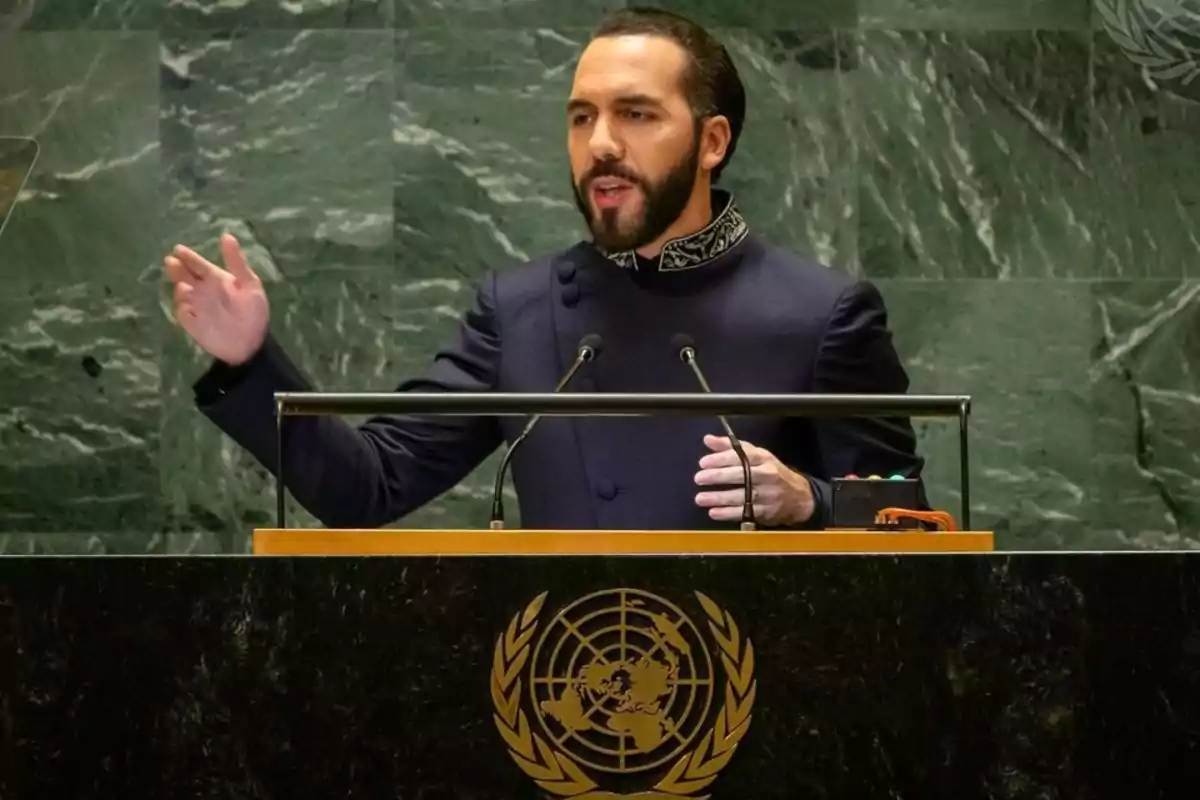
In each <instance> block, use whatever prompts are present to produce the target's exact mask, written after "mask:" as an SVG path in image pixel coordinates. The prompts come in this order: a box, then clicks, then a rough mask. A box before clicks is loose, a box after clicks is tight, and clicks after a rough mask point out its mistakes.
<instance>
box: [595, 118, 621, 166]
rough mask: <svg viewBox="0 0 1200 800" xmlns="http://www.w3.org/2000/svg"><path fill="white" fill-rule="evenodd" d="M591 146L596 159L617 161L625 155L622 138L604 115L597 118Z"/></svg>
mask: <svg viewBox="0 0 1200 800" xmlns="http://www.w3.org/2000/svg"><path fill="white" fill-rule="evenodd" d="M589 146H590V147H591V151H592V157H593V158H594V159H596V161H616V160H619V159H620V158H621V156H623V155H624V153H623V152H622V149H621V142H620V139H618V137H617V136H616V133H615V131H613V129H612V126H610V125H609V124H608V122H607V121H606V119H605V118H604V117H600V118H599V119H597V120H596V124H595V126H594V127H593V128H592V138H591V140H590V141H589Z"/></svg>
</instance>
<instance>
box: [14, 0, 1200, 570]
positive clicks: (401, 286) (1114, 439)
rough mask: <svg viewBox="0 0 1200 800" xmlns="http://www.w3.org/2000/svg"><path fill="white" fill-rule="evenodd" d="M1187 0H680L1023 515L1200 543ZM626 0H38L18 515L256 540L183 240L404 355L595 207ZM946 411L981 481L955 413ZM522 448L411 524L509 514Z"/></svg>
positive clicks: (37, 527) (19, 529) (333, 351)
mask: <svg viewBox="0 0 1200 800" xmlns="http://www.w3.org/2000/svg"><path fill="white" fill-rule="evenodd" d="M1093 2H1094V3H1096V4H1099V5H1096V6H1095V7H1093ZM1194 2H1195V0H1182V2H1180V0H1174V3H1173V4H1174V5H1175V6H1178V7H1181V8H1182V7H1189V8H1190V5H1189V4H1191V3H1194ZM1155 4H1157V5H1158V6H1167V5H1170V4H1168V3H1166V0H1141V2H1139V0H1129V1H1128V2H1127V1H1126V0H860V2H859V3H858V5H857V6H855V5H854V4H853V3H851V2H847V0H741V1H739V2H731V1H729V0H675V1H674V2H669V3H667V5H668V6H669V7H671V8H674V9H677V10H681V11H683V12H686V13H690V14H692V15H693V16H695V17H696V18H698V19H700V20H702V21H704V22H706V23H709V24H711V25H712V26H713V27H714V28H715V29H716V30H717V32H718V33H719V34H720V35H721V36H722V37H723V38H724V39H725V41H726V42H727V43H728V44H729V46H730V47H731V49H732V51H733V53H734V56H735V58H736V60H737V62H738V64H739V67H740V69H741V70H742V73H743V76H744V79H745V81H746V82H747V84H748V88H749V92H750V119H749V122H748V129H747V132H746V135H745V139H744V144H743V145H742V147H741V149H740V150H739V155H738V158H737V160H736V162H735V165H734V167H733V168H732V169H731V171H730V172H729V174H728V177H729V184H730V186H731V187H732V188H733V189H734V190H735V191H736V192H737V193H738V195H739V196H740V198H741V201H742V204H743V207H744V210H745V211H746V212H747V214H748V216H749V218H750V219H751V221H752V223H753V224H754V225H755V226H756V227H757V228H758V229H759V231H761V232H763V233H764V234H765V235H767V236H768V237H770V238H771V239H773V240H774V241H776V242H778V243H779V244H781V245H784V246H786V247H789V248H793V249H795V250H799V251H805V252H808V253H811V254H814V255H815V256H817V257H818V258H820V259H823V260H825V261H826V262H827V263H830V264H832V265H834V266H836V267H838V268H841V269H845V270H849V271H852V272H854V273H857V274H863V275H866V276H869V277H871V278H873V279H875V280H877V281H878V283H879V285H880V286H881V288H882V290H883V292H884V294H885V296H886V298H887V300H888V302H889V304H890V307H891V309H892V318H893V324H894V328H895V330H896V335H897V338H898V342H899V346H900V348H901V350H902V352H903V354H904V357H905V360H906V363H907V365H908V368H909V370H910V372H911V375H912V377H913V380H914V384H915V386H914V388H915V389H916V390H918V391H931V392H967V393H970V394H972V395H974V396H975V413H974V420H973V428H972V431H973V439H972V442H973V447H974V449H973V452H972V459H971V460H972V469H973V477H974V500H975V514H976V522H977V524H981V525H989V526H993V527H994V528H995V529H996V530H997V531H998V532H999V534H1000V543H1001V546H1003V547H1006V548H1022V549H1025V548H1047V549H1058V548H1101V547H1102V548H1110V547H1117V548H1119V547H1143V548H1153V547H1191V546H1198V545H1200V459H1198V458H1197V456H1196V455H1195V453H1196V452H1197V445H1200V424H1197V422H1198V421H1200V393H1198V392H1197V386H1196V383H1197V380H1198V378H1197V377H1196V369H1197V368H1198V367H1200V299H1198V298H1200V205H1198V201H1200V79H1196V80H1189V78H1190V76H1189V75H1186V74H1182V75H1178V76H1175V77H1173V78H1164V79H1160V80H1155V79H1153V78H1152V77H1150V76H1148V75H1147V74H1144V73H1143V72H1142V71H1141V68H1139V66H1138V65H1137V64H1135V63H1134V61H1133V60H1131V57H1130V51H1131V50H1133V49H1134V47H1133V46H1134V45H1139V44H1140V45H1142V46H1143V47H1144V46H1146V45H1147V43H1153V42H1152V40H1153V41H1156V42H1165V41H1168V40H1167V39H1165V38H1163V37H1165V36H1167V35H1168V34H1169V33H1170V30H1169V27H1165V26H1161V25H1160V26H1159V27H1158V28H1153V29H1152V28H1151V27H1149V26H1148V25H1144V24H1141V25H1135V24H1131V23H1144V22H1145V21H1146V20H1147V16H1146V15H1147V12H1148V8H1149V6H1151V5H1155ZM617 5H620V3H619V2H617V0H575V2H571V3H568V2H565V0H374V1H373V2H372V1H371V0H357V1H356V0H320V1H318V0H296V2H288V3H282V2H266V1H265V0H224V1H223V2H194V1H192V0H174V1H173V2H165V3H164V2H152V1H151V0H145V1H144V2H140V1H139V0H107V1H104V2H95V0H41V1H40V2H35V0H16V2H15V3H7V4H5V5H4V6H3V8H2V9H0V13H2V14H3V16H0V135H9V136H31V137H35V138H36V139H37V140H38V141H39V143H40V144H41V159H40V161H39V162H38V164H37V166H36V169H35V172H34V174H33V176H32V178H31V179H30V181H29V183H28V184H27V185H26V187H25V190H24V192H23V193H22V194H21V196H20V198H19V202H17V204H16V206H15V208H14V210H13V213H12V218H11V220H10V222H9V224H8V227H7V229H6V231H5V233H4V235H3V238H2V239H0V531H2V532H3V533H2V534H0V547H2V549H3V550H5V551H9V552H29V551H51V552H214V551H219V552H231V551H241V550H244V549H245V547H246V537H245V532H246V530H247V529H248V528H249V527H251V526H253V525H256V524H260V523H266V522H269V520H270V519H271V510H272V508H273V499H272V493H271V485H270V483H269V481H268V480H267V476H266V475H265V473H264V471H263V470H261V469H259V468H257V467H256V466H255V465H252V464H251V463H250V461H249V459H248V458H247V457H246V456H245V455H243V454H242V453H241V452H239V451H238V450H237V449H235V448H234V447H233V446H232V445H231V444H230V443H229V442H227V441H224V440H223V439H222V437H221V436H220V435H218V434H217V432H216V431H215V430H214V429H212V428H211V427H210V426H209V425H208V424H207V423H206V422H204V421H203V420H202V419H201V418H200V417H199V416H198V414H197V413H196V412H195V411H194V410H193V408H192V406H191V398H190V383H191V381H192V380H193V379H194V377H195V376H196V375H197V374H198V372H199V371H200V370H201V369H202V365H203V363H204V362H203V359H201V358H200V357H199V356H198V355H197V354H196V353H195V352H194V351H193V350H192V349H190V346H189V345H188V344H187V343H186V341H185V340H184V339H183V337H182V335H181V334H180V333H179V332H178V331H176V330H174V329H173V328H172V326H171V324H170V321H169V312H168V308H169V306H168V303H167V299H166V292H165V289H164V286H163V283H162V281H161V277H160V273H159V269H160V258H161V255H162V254H163V253H164V252H165V250H166V248H167V247H169V246H170V245H171V244H173V243H174V242H176V241H184V242H188V243H191V244H193V245H195V246H198V247H200V248H201V249H202V250H203V251H205V252H207V253H209V254H211V255H215V254H216V237H217V235H218V234H219V232H220V231H222V230H225V229H229V230H233V231H235V232H236V233H238V234H239V235H240V236H241V237H242V239H243V241H245V242H247V243H248V244H249V246H250V252H251V256H252V260H253V264H254V266H255V267H256V268H257V269H258V270H259V271H260V273H261V274H263V275H264V277H265V278H266V279H267V280H268V281H269V282H270V291H271V298H272V303H273V315H274V318H275V320H276V327H277V329H278V331H279V334H280V336H281V338H282V339H283V340H284V341H285V342H286V343H287V345H288V346H289V348H290V350H291V351H292V352H293V353H294V354H295V355H296V357H297V358H298V360H300V361H301V362H302V363H303V364H304V365H305V367H306V368H307V369H308V370H309V371H310V372H311V374H312V375H313V376H314V377H315V378H316V380H317V381H318V383H319V384H320V385H321V386H322V387H324V388H327V389H342V390H351V389H374V390H384V389H389V388H391V387H392V386H393V385H394V384H395V383H396V381H397V380H398V379H399V378H400V377H401V376H404V375H406V374H409V373H411V372H413V371H415V370H417V369H419V368H420V367H421V365H422V364H423V363H424V361H425V360H426V359H427V358H428V356H429V355H430V354H431V352H432V351H433V349H434V348H435V347H436V346H437V345H438V344H439V343H441V342H442V341H443V340H444V338H445V337H446V336H447V335H448V333H449V331H450V330H451V328H452V326H453V324H454V322H455V318H456V315H457V313H458V311H459V310H460V309H461V308H462V307H463V305H464V303H465V302H466V300H467V298H468V295H469V292H470V288H471V284H472V281H473V280H474V279H475V278H476V277H478V276H479V275H480V274H482V272H483V271H484V270H485V269H487V268H489V267H492V266H496V265H503V264H506V263H510V262H512V261H514V260H523V259H526V258H529V257H532V256H534V255H536V254H540V253H542V252H545V251H548V250H553V249H556V248H559V247H562V246H565V245H567V244H568V243H570V242H572V241H574V240H575V239H577V238H578V237H579V235H580V234H581V230H580V226H579V220H578V217H577V214H576V212H575V210H574V208H573V206H572V205H571V202H570V198H569V194H568V191H567V182H566V165H565V154H564V141H563V134H562V129H561V125H562V123H561V103H562V99H563V97H564V96H565V93H566V91H567V88H568V86H569V83H570V79H571V73H572V68H573V63H574V61H573V60H574V58H575V56H576V54H577V52H578V50H579V48H580V46H581V44H582V43H583V42H584V41H585V37H586V34H587V30H588V27H589V26H590V25H592V24H593V23H594V22H595V21H596V19H597V17H598V15H599V14H600V12H602V11H603V10H605V9H609V8H613V7H615V6H617ZM1101 6H1103V8H1104V9H1109V10H1116V11H1117V12H1118V15H1117V16H1115V17H1111V18H1106V17H1105V16H1104V15H1103V14H1101V13H1099V12H1100V11H1101V10H1102V8H1101ZM1185 10H1186V9H1185ZM1196 11H1197V12H1200V8H1197V9H1196ZM1114 19H1115V20H1116V21H1117V22H1118V23H1120V24H1123V25H1124V27H1125V28H1126V30H1127V32H1128V33H1132V34H1133V36H1132V38H1130V37H1129V36H1125V37H1121V36H1117V37H1114V36H1113V33H1112V30H1110V28H1111V27H1112V26H1111V22H1112V20H1114ZM1106 20H1107V21H1108V23H1109V24H1108V25H1107V26H1106V24H1105V23H1106ZM1191 24H1192V26H1193V30H1195V31H1196V32H1198V33H1200V21H1193V22H1192V23H1191ZM1155 37H1157V38H1155ZM1189 43H1191V44H1194V45H1195V47H1194V48H1192V49H1193V50H1194V52H1195V53H1197V54H1200V38H1194V39H1191V40H1188V39H1186V38H1185V39H1184V40H1183V44H1176V45H1175V47H1176V48H1177V49H1176V50H1174V51H1169V52H1179V53H1182V52H1184V51H1185V50H1186V49H1187V47H1189V46H1190V44H1189ZM921 442H922V448H923V449H924V451H925V453H926V455H927V456H929V457H930V459H931V460H932V465H931V468H930V473H929V475H930V479H931V481H932V492H933V496H934V498H935V500H936V501H938V502H940V503H944V504H947V505H948V506H949V507H950V508H952V509H957V503H958V499H957V496H956V492H955V488H956V476H957V463H956V460H955V458H956V455H955V445H956V437H955V435H954V433H953V432H952V431H950V430H948V429H946V428H944V427H940V426H930V427H922V429H921ZM490 473H491V465H490V464H489V465H486V466H485V467H484V470H483V472H482V473H480V474H479V475H477V476H475V477H473V478H471V479H470V480H468V481H466V482H465V483H464V484H463V485H462V486H461V487H459V488H457V489H456V490H454V491H453V492H451V493H450V494H448V495H447V496H446V497H445V498H443V499H441V500H440V501H438V502H437V503H435V504H433V505H432V506H430V507H429V508H427V509H425V510H424V511H422V512H420V513H419V514H418V515H416V517H415V518H412V519H409V520H406V522H405V524H410V525H419V526H443V525H457V524H464V525H473V524H477V523H478V521H479V520H481V519H482V518H483V515H484V514H485V513H486V507H485V506H484V505H483V501H482V498H483V497H484V496H485V494H486V484H487V483H488V476H489V475H490Z"/></svg>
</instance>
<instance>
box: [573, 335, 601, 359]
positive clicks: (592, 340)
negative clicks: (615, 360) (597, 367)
mask: <svg viewBox="0 0 1200 800" xmlns="http://www.w3.org/2000/svg"><path fill="white" fill-rule="evenodd" d="M603 349H604V340H603V339H601V338H600V334H598V333H589V334H588V335H587V336H584V337H583V338H582V339H580V340H579V352H581V353H582V352H584V351H585V350H587V351H590V358H595V357H596V356H598V355H600V351H601V350H603Z"/></svg>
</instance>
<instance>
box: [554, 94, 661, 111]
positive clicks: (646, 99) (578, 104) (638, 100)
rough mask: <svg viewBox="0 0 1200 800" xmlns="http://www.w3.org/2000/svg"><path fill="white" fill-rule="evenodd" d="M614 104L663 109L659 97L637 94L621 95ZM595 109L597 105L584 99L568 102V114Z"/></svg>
mask: <svg viewBox="0 0 1200 800" xmlns="http://www.w3.org/2000/svg"><path fill="white" fill-rule="evenodd" d="M613 102H614V103H615V104H616V105H619V106H655V107H656V108H662V107H663V104H662V101H661V100H659V99H658V98H657V97H653V96H651V95H648V94H642V93H636V92H635V93H633V94H623V95H620V96H618V97H617V98H616V100H615V101H613ZM595 107H596V104H595V103H592V102H589V101H587V100H584V99H582V98H578V97H573V98H571V99H570V100H568V101H567V112H568V113H571V112H574V111H589V110H591V109H593V108H595Z"/></svg>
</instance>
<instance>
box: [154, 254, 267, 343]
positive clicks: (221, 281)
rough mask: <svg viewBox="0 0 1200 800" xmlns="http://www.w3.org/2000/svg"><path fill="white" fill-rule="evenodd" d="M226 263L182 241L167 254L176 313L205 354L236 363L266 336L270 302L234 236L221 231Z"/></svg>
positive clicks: (168, 274)
mask: <svg viewBox="0 0 1200 800" xmlns="http://www.w3.org/2000/svg"><path fill="white" fill-rule="evenodd" d="M221 254H222V256H223V257H224V260H225V267H226V268H225V269H221V268H220V267H218V266H217V265H216V264H213V263H212V262H211V261H208V260H207V259H205V258H204V257H202V256H201V255H200V254H199V253H197V252H196V251H194V250H192V249H191V248H188V247H185V246H183V245H181V244H180V245H176V246H175V250H174V252H173V254H172V255H169V256H167V257H166V258H165V259H164V260H163V263H164V264H165V265H166V272H167V277H168V278H170V280H171V283H173V284H175V319H176V320H177V321H178V322H179V325H180V327H182V328H183V329H184V330H185V331H187V333H188V335H189V336H191V337H192V340H193V341H195V342H196V344H198V345H199V346H200V348H201V349H202V350H204V351H205V352H206V353H208V354H209V355H211V356H213V357H214V358H217V359H219V360H221V361H224V362H225V363H226V364H230V365H233V366H236V365H238V364H243V363H245V362H246V361H249V360H250V358H251V357H252V356H253V355H254V354H255V353H257V352H258V351H259V348H261V347H262V345H263V342H264V341H266V338H267V323H268V322H269V320H270V305H269V303H268V302H267V293H266V290H264V289H263V285H262V281H261V280H259V277H258V276H257V275H255V274H254V271H253V270H252V269H250V265H249V264H247V263H246V254H245V253H243V252H242V248H241V246H240V245H239V244H238V242H237V239H235V238H233V236H232V235H230V234H228V233H227V234H224V235H223V236H222V237H221Z"/></svg>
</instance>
